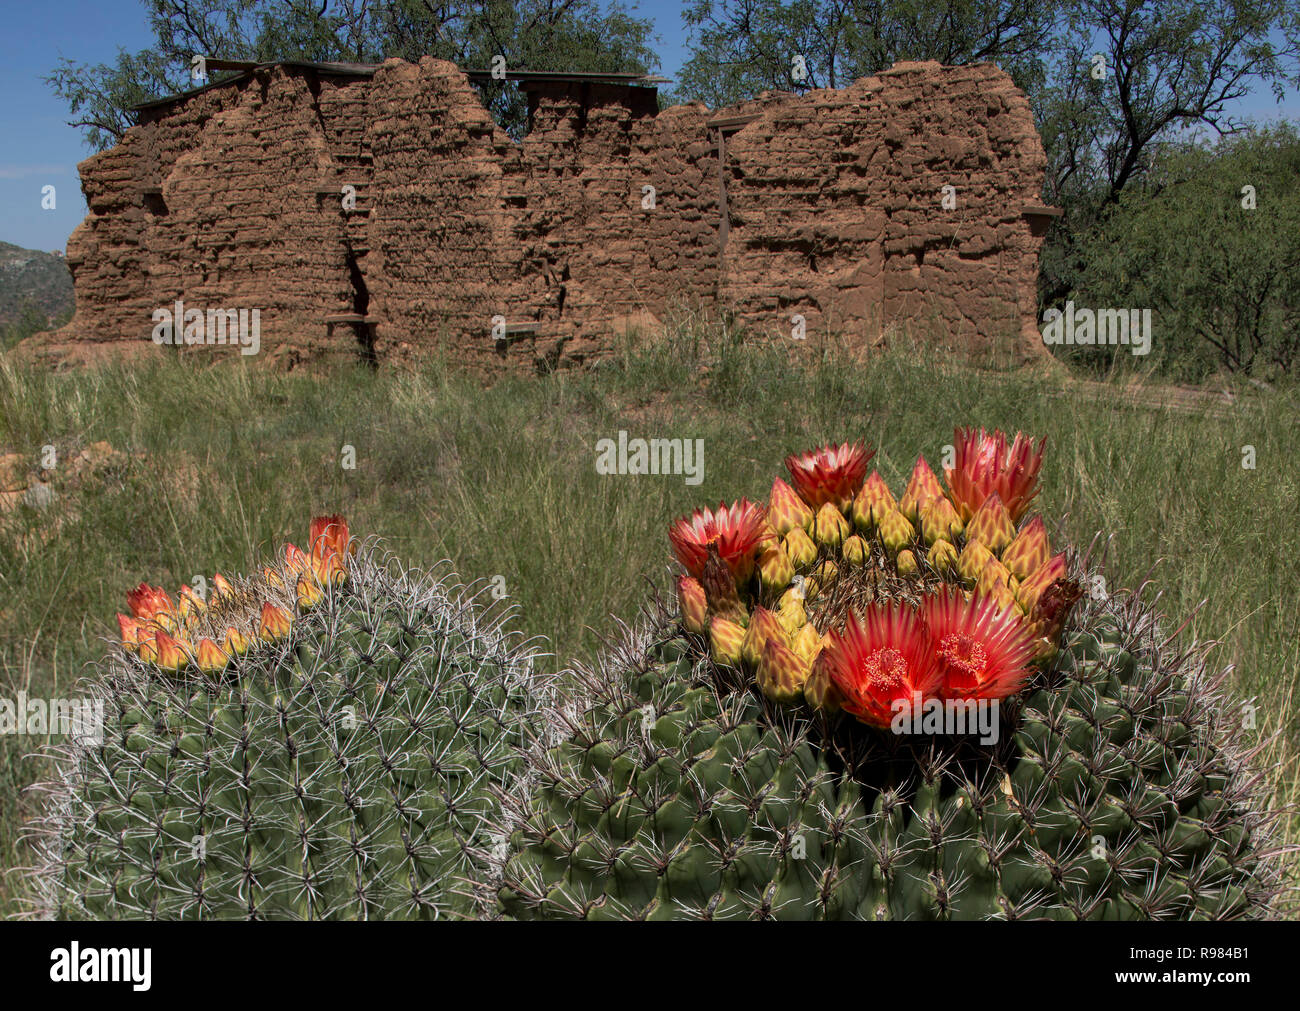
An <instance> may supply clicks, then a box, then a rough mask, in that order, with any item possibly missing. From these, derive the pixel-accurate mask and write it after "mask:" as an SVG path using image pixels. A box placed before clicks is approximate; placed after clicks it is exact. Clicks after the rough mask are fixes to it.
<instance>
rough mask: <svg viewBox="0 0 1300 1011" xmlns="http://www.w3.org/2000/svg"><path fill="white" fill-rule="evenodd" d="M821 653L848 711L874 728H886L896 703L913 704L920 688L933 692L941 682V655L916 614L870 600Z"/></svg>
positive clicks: (926, 694) (819, 660) (820, 661)
mask: <svg viewBox="0 0 1300 1011" xmlns="http://www.w3.org/2000/svg"><path fill="white" fill-rule="evenodd" d="M828 639H829V642H827V644H826V646H825V647H824V648H823V649H822V651H821V653H820V654H819V655H818V657H817V663H818V664H820V665H823V669H824V672H825V674H826V675H827V676H828V677H829V680H830V683H831V685H833V686H834V688H835V690H836V698H837V701H838V702H839V704H840V706H841V707H842V708H843V709H844V711H845V712H847V713H851V714H852V715H853V716H855V717H857V719H859V720H861V721H862V722H863V723H867V724H869V725H871V726H873V727H888V726H889V725H890V722H891V721H892V720H893V718H894V715H895V708H894V703H895V702H898V701H906V702H907V704H908V705H909V706H910V705H911V704H912V701H913V698H914V696H915V693H916V692H920V693H921V696H922V698H932V697H934V696H935V694H936V693H937V691H938V690H939V688H940V686H941V685H942V681H943V672H942V670H941V668H940V666H939V661H938V657H937V656H936V655H935V652H934V649H933V647H932V645H931V643H930V639H929V637H928V636H927V635H926V630H925V626H924V625H923V624H922V623H921V619H920V618H919V617H918V616H917V613H916V612H915V611H913V610H911V609H910V608H906V607H899V608H896V607H883V606H881V605H879V604H872V605H870V606H869V607H868V608H867V610H866V613H865V614H864V615H863V618H862V620H859V619H858V617H857V615H856V614H853V613H851V612H850V614H849V619H848V622H847V623H846V624H845V626H844V631H843V632H836V631H832V632H831V633H830V634H829V636H828Z"/></svg>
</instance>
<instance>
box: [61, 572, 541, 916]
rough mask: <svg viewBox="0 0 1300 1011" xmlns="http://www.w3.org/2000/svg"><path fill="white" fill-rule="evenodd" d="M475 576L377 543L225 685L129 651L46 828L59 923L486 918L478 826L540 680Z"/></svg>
mask: <svg viewBox="0 0 1300 1011" xmlns="http://www.w3.org/2000/svg"><path fill="white" fill-rule="evenodd" d="M542 687H543V686H542V685H541V683H540V682H539V681H538V679H537V677H536V675H535V674H534V672H533V667H532V662H531V653H530V650H529V648H528V647H527V645H526V644H523V643H520V642H519V641H517V640H516V639H515V638H514V637H513V636H512V635H510V634H508V633H506V632H504V631H503V630H502V628H501V624H500V618H494V617H492V616H491V615H489V614H486V613H485V612H484V611H483V610H482V609H481V608H480V607H479V606H478V605H476V604H474V603H473V602H472V600H471V599H470V596H469V595H468V594H466V593H464V592H463V588H461V587H458V586H455V585H448V584H444V583H443V582H440V581H439V580H437V579H434V578H432V577H427V576H420V575H418V574H410V573H408V574H394V573H393V571H392V566H391V564H390V563H389V564H380V563H378V562H377V561H375V560H374V559H373V558H372V557H371V556H370V555H369V554H368V553H367V552H362V553H361V555H360V557H358V558H356V559H354V560H353V561H352V563H351V566H350V574H349V578H348V582H347V584H346V585H345V586H342V587H336V588H334V589H332V590H330V591H329V592H328V593H327V595H326V598H325V600H324V601H323V602H322V603H321V604H320V605H319V606H318V607H316V608H315V609H314V610H312V611H311V612H309V613H308V614H306V615H303V616H302V617H301V618H299V619H297V620H295V621H294V623H293V629H292V632H291V634H290V635H289V637H288V638H287V639H284V640H281V641H279V642H273V643H260V644H258V645H256V646H255V647H254V648H253V649H252V650H251V651H250V652H249V653H248V654H247V655H245V656H243V657H240V658H237V659H236V661H235V664H234V667H233V669H228V670H227V671H226V672H224V673H223V674H222V675H220V676H217V677H214V678H207V679H204V678H201V677H200V676H198V675H197V674H195V673H190V674H177V673H171V674H168V673H164V672H160V671H158V670H157V669H155V668H150V667H147V666H146V665H143V664H141V663H140V662H138V661H137V660H136V659H135V658H134V657H130V656H126V655H124V654H122V653H120V652H118V653H115V654H113V655H111V656H110V658H109V660H108V662H107V664H106V669H104V670H102V671H100V672H99V678H98V683H97V686H95V687H93V688H92V691H95V692H96V693H97V694H98V695H99V696H100V697H101V698H103V700H104V703H105V728H104V734H103V743H102V744H101V745H99V746H94V747H90V748H84V749H82V748H78V749H76V750H73V751H70V752H69V753H68V755H67V756H66V761H65V764H64V776H63V780H62V782H61V784H60V786H59V788H58V791H57V793H56V796H57V803H56V805H55V807H54V809H53V813H52V814H51V815H50V817H48V818H47V820H46V824H45V829H46V833H45V850H46V857H47V866H46V867H45V869H44V872H43V874H42V875H41V882H42V890H43V891H44V893H45V899H44V900H45V902H46V904H47V909H46V910H45V912H47V913H50V914H53V915H56V916H59V917H63V918H82V917H90V918H96V919H101V918H144V917H147V918H162V919H170V918H257V919H284V918H311V919H316V918H349V919H354V918H436V917H438V916H445V915H453V916H454V915H462V916H463V915H473V914H475V913H476V912H477V911H478V910H479V906H478V899H477V898H476V896H475V895H474V894H473V890H472V889H471V888H470V887H469V886H468V885H467V884H466V882H469V881H480V880H484V873H485V871H484V868H485V867H487V865H488V863H489V862H490V861H489V859H488V856H487V853H488V851H490V849H491V847H492V845H494V842H493V840H492V839H491V838H490V837H489V836H488V835H487V834H486V829H485V828H484V824H485V818H486V816H487V815H488V814H490V812H491V810H492V809H493V807H494V805H495V804H496V803H497V802H496V800H495V795H494V789H495V788H497V787H498V786H499V784H500V783H501V782H502V781H503V779H504V778H505V777H507V776H509V775H512V774H513V773H514V771H515V767H516V766H517V764H518V754H519V752H518V746H519V745H520V744H521V743H522V742H523V740H524V728H525V727H526V726H527V725H528V723H529V720H530V719H531V714H532V713H533V712H534V711H535V710H536V707H537V706H538V705H539V704H540V699H541V697H542V695H543V694H544V692H542V691H541V689H542Z"/></svg>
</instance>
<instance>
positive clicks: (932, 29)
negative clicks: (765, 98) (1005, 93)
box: [676, 0, 1059, 106]
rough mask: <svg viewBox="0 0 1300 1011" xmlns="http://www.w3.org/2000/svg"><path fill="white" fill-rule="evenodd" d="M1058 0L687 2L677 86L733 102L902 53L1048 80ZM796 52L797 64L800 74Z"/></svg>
mask: <svg viewBox="0 0 1300 1011" xmlns="http://www.w3.org/2000/svg"><path fill="white" fill-rule="evenodd" d="M1058 6H1059V0H881V2H870V0H789V2H782V0H689V2H688V3H687V6H686V9H685V11H684V13H683V19H684V20H685V22H686V24H687V26H688V27H689V28H690V29H691V33H692V52H691V57H690V59H689V60H687V62H686V64H685V66H684V67H683V68H682V72H681V75H680V78H679V80H680V85H679V88H678V90H677V92H676V94H677V95H679V96H680V97H683V98H692V99H700V100H702V101H705V102H707V103H709V104H710V105H714V106H717V105H729V104H732V103H734V102H738V101H740V100H742V99H745V98H750V97H753V96H754V95H756V94H757V93H758V92H759V91H762V90H763V89H765V88H766V89H785V90H795V91H801V90H804V89H806V88H819V87H827V88H838V87H843V86H845V85H847V84H850V83H852V82H853V81H854V80H855V79H857V78H859V77H863V76H866V75H869V74H873V73H877V72H878V71H881V70H886V69H888V68H889V67H890V65H892V64H893V63H896V62H897V61H899V60H939V61H940V62H942V63H949V64H965V63H980V62H983V61H994V62H997V63H1000V64H1001V65H1002V67H1003V68H1004V69H1005V70H1007V71H1008V72H1009V73H1010V74H1011V75H1012V76H1013V77H1014V78H1015V79H1016V81H1017V83H1018V84H1020V86H1021V87H1023V88H1025V89H1026V90H1033V89H1035V88H1037V87H1038V86H1039V84H1040V83H1041V81H1042V77H1043V70H1044V65H1043V59H1042V55H1041V54H1042V53H1043V52H1044V51H1045V49H1046V48H1047V46H1046V43H1047V41H1048V39H1049V38H1050V33H1051V31H1052V26H1053V21H1054V17H1055V12H1056V9H1057V7H1058ZM796 57H799V58H800V61H801V62H800V63H799V69H800V71H803V70H806V73H801V72H796V69H795V68H796V59H795V58H796Z"/></svg>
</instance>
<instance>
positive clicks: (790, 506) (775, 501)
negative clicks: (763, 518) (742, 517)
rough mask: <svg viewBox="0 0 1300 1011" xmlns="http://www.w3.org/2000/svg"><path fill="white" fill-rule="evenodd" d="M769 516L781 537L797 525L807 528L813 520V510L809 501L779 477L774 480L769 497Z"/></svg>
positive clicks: (773, 527) (774, 528)
mask: <svg viewBox="0 0 1300 1011" xmlns="http://www.w3.org/2000/svg"><path fill="white" fill-rule="evenodd" d="M767 516H768V519H769V520H770V521H771V523H772V529H773V530H775V531H776V533H777V536H779V537H784V536H785V535H786V534H788V533H789V532H790V531H791V530H794V529H795V528H796V527H798V528H801V529H803V530H807V529H808V528H809V527H810V526H812V521H813V511H812V509H810V508H809V507H808V503H807V502H805V501H804V500H803V499H801V498H800V497H799V495H798V493H797V492H795V490H794V489H793V488H791V487H790V486H789V485H788V484H786V483H785V482H784V481H782V480H781V479H780V478H779V477H778V478H776V479H775V480H773V482H772V494H771V495H769V496H768V498H767Z"/></svg>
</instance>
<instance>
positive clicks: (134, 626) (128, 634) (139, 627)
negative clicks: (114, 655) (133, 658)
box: [117, 614, 145, 653]
mask: <svg viewBox="0 0 1300 1011" xmlns="http://www.w3.org/2000/svg"><path fill="white" fill-rule="evenodd" d="M117 627H118V629H119V630H121V633H122V648H123V649H125V650H126V651H127V652H128V653H134V652H136V650H137V649H138V648H139V646H140V639H141V637H142V636H143V635H144V634H145V633H144V627H143V624H142V622H141V621H140V620H139V619H138V618H128V617H127V616H126V615H125V614H119V615H118V616H117Z"/></svg>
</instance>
